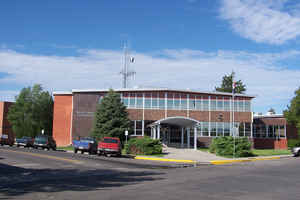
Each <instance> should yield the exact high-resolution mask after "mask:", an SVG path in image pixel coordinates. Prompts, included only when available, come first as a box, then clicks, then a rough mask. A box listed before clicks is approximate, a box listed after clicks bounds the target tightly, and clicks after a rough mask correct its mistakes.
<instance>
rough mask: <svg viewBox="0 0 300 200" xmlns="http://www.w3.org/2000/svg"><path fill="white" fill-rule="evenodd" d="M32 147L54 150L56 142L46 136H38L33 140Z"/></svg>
mask: <svg viewBox="0 0 300 200" xmlns="http://www.w3.org/2000/svg"><path fill="white" fill-rule="evenodd" d="M33 147H34V148H35V149H38V148H42V149H48V150H50V149H53V150H56V142H55V140H54V139H53V137H51V136H48V135H39V136H36V137H35V138H34V143H33Z"/></svg>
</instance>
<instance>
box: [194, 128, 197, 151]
mask: <svg viewBox="0 0 300 200" xmlns="http://www.w3.org/2000/svg"><path fill="white" fill-rule="evenodd" d="M197 138H198V134H197V127H194V150H197Z"/></svg>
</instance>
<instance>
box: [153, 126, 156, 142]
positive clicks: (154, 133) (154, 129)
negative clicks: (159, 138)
mask: <svg viewBox="0 0 300 200" xmlns="http://www.w3.org/2000/svg"><path fill="white" fill-rule="evenodd" d="M153 139H156V126H154V127H153Z"/></svg>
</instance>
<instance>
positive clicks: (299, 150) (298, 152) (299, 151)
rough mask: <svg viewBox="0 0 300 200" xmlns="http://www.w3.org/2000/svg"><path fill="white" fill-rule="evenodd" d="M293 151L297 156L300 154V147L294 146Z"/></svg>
mask: <svg viewBox="0 0 300 200" xmlns="http://www.w3.org/2000/svg"><path fill="white" fill-rule="evenodd" d="M292 153H293V155H294V156H295V157H296V156H300V147H294V148H292Z"/></svg>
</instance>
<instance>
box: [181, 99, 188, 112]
mask: <svg viewBox="0 0 300 200" xmlns="http://www.w3.org/2000/svg"><path fill="white" fill-rule="evenodd" d="M181 109H182V110H187V100H186V99H181Z"/></svg>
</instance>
